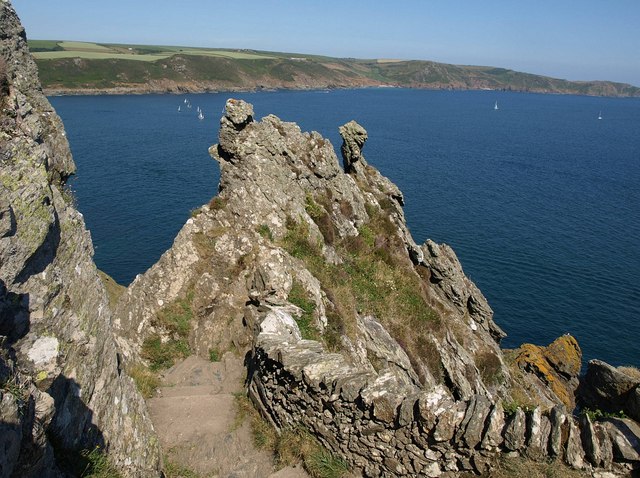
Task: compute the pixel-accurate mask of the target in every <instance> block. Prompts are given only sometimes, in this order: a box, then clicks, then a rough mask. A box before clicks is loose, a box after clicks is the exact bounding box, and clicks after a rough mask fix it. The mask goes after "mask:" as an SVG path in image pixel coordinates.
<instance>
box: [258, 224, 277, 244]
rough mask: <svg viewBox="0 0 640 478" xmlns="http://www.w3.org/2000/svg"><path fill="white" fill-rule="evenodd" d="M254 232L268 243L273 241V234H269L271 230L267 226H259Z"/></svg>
mask: <svg viewBox="0 0 640 478" xmlns="http://www.w3.org/2000/svg"><path fill="white" fill-rule="evenodd" d="M256 232H257V233H258V234H260V235H261V236H262V237H264V238H265V239H269V240H270V241H273V233H272V232H271V229H270V228H269V226H267V225H266V224H260V225H259V226H258V227H257V228H256Z"/></svg>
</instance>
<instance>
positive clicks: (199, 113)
mask: <svg viewBox="0 0 640 478" xmlns="http://www.w3.org/2000/svg"><path fill="white" fill-rule="evenodd" d="M198 119H199V120H203V119H204V114H203V113H202V110H200V111H198Z"/></svg>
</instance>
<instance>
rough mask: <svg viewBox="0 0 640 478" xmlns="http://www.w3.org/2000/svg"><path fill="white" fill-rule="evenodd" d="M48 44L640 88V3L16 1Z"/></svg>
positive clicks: (30, 28)
mask: <svg viewBox="0 0 640 478" xmlns="http://www.w3.org/2000/svg"><path fill="white" fill-rule="evenodd" d="M13 5H14V7H15V9H16V11H17V12H18V15H19V16H20V19H21V20H22V23H23V25H24V26H25V28H26V30H27V36H28V38H31V39H40V40H45V39H47V40H78V41H91V42H102V43H129V44H151V45H172V46H174V45H175V46H201V47H212V48H248V49H255V50H271V51H283V52H292V53H308V54H320V55H328V56H335V57H352V58H397V59H407V60H409V59H413V60H433V61H439V62H444V63H453V64H463V65H486V66H497V67H503V68H510V69H514V70H517V71H524V72H527V73H535V74H540V75H547V76H552V77H555V78H564V79H568V80H611V81H619V82H624V83H631V84H633V85H635V86H640V0H554V1H551V0H530V1H523V0H421V1H420V0H396V1H392V0H386V1H383V0H368V1H367V0H322V1H317V0H295V1H294V0H241V1H233V0H225V1H218V0H209V1H206V0H171V1H169V0H112V1H100V2H97V1H91V0H13Z"/></svg>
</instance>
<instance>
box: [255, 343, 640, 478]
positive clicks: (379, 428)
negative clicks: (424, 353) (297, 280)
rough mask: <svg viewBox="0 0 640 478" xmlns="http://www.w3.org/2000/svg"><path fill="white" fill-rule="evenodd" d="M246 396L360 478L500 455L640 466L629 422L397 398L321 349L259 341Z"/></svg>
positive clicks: (484, 469)
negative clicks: (303, 433) (309, 434)
mask: <svg viewBox="0 0 640 478" xmlns="http://www.w3.org/2000/svg"><path fill="white" fill-rule="evenodd" d="M249 394H250V396H251V398H252V399H253V401H254V402H255V403H256V404H257V406H258V407H259V409H260V410H261V412H262V413H263V415H264V416H265V417H267V418H268V419H269V420H270V421H272V423H273V425H274V426H275V427H276V428H278V429H286V428H288V427H297V426H302V427H304V428H306V429H308V430H309V431H311V432H312V433H313V434H314V435H316V436H317V437H318V438H319V439H320V441H322V443H323V444H324V445H325V446H327V447H328V448H329V449H330V450H332V451H333V452H335V453H336V454H338V455H340V456H341V457H343V458H344V459H345V460H346V461H347V462H348V463H349V464H350V465H351V466H352V467H353V468H355V469H358V470H361V471H362V473H363V475H364V476H367V477H379V476H428V477H438V476H443V477H444V476H457V474H459V473H460V472H462V471H467V472H474V473H477V474H486V473H488V472H489V471H490V469H491V468H493V467H494V466H495V464H496V462H497V460H498V458H499V456H500V454H501V453H508V454H510V455H512V456H513V455H523V456H525V457H527V458H529V459H532V460H535V461H543V460H549V459H560V460H562V461H564V462H565V463H566V464H568V465H569V466H571V467H574V468H577V469H584V470H595V469H600V470H601V471H604V470H609V471H611V472H614V473H620V474H625V473H628V472H630V470H632V469H634V468H637V467H638V465H639V462H638V460H639V459H640V457H639V456H638V451H639V450H640V448H639V446H638V443H637V442H634V439H633V437H632V436H631V435H630V434H629V433H626V431H627V430H628V429H629V427H633V426H636V427H637V424H636V423H635V422H633V421H631V420H627V419H624V420H623V419H609V420H607V421H603V422H592V421H591V420H590V419H589V417H588V416H586V415H585V416H582V417H581V418H576V417H574V416H572V415H569V414H567V413H566V412H565V410H564V408H563V407H562V406H557V407H555V408H553V409H551V410H548V411H543V410H542V409H540V408H536V409H534V410H527V411H525V410H522V409H521V408H517V409H516V410H515V411H513V410H509V411H505V410H503V407H502V404H501V403H500V402H498V403H492V402H491V401H490V400H489V399H488V398H486V397H484V396H481V395H474V396H473V397H471V398H470V399H469V400H465V401H455V400H453V399H452V398H451V395H450V394H449V392H448V390H447V389H446V388H445V387H443V386H439V387H435V388H434V389H432V390H429V391H418V392H416V391H415V389H414V390H409V389H406V388H405V389H403V388H402V386H400V385H398V384H397V383H395V382H394V381H393V375H392V374H386V373H385V372H384V371H380V372H379V373H378V374H374V373H371V372H364V371H362V370H359V369H357V368H355V367H352V366H349V365H347V364H345V363H344V360H343V358H342V356H341V355H339V354H332V353H327V352H326V351H325V350H323V347H322V346H321V344H319V343H318V342H315V341H309V340H299V341H297V340H295V338H292V337H290V336H289V337H284V336H282V335H277V334H266V333H261V334H259V335H258V337H257V340H256V345H255V348H254V351H253V361H252V371H251V376H250V382H249Z"/></svg>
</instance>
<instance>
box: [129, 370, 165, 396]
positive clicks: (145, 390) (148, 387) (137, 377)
mask: <svg viewBox="0 0 640 478" xmlns="http://www.w3.org/2000/svg"><path fill="white" fill-rule="evenodd" d="M127 373H128V374H129V376H130V377H131V378H132V379H133V381H134V383H135V384H136V388H137V389H138V391H139V392H140V393H141V394H142V396H143V397H144V398H151V397H153V395H154V393H155V392H156V390H157V389H158V387H159V386H160V378H158V374H157V373H155V372H154V371H152V370H150V369H148V368H147V367H145V366H144V365H142V364H136V365H133V366H132V367H129V368H128V369H127Z"/></svg>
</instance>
